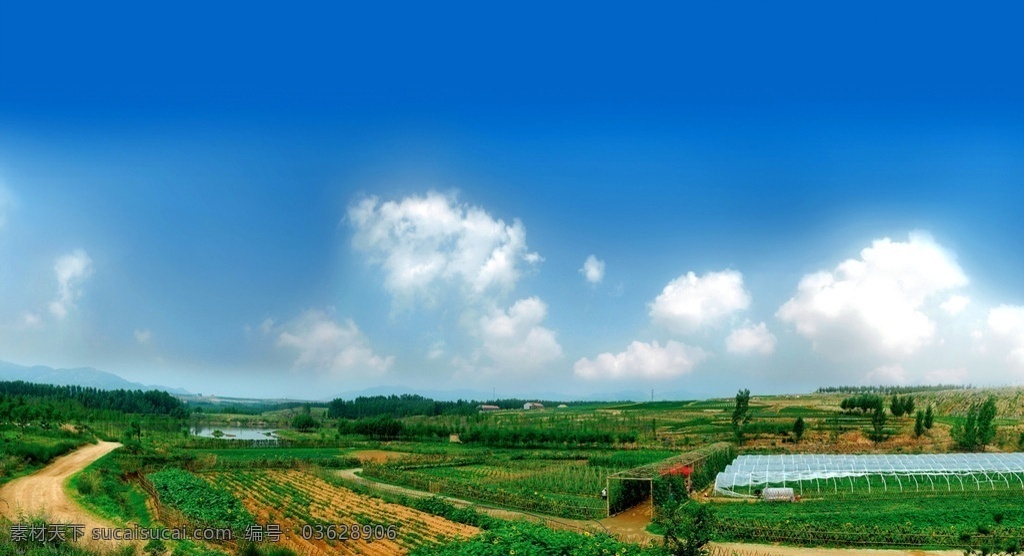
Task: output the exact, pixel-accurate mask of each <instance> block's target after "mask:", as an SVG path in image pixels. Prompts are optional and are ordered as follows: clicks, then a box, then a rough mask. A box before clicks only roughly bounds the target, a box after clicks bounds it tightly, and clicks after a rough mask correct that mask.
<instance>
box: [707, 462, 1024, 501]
mask: <svg viewBox="0 0 1024 556" xmlns="http://www.w3.org/2000/svg"><path fill="white" fill-rule="evenodd" d="M988 473H992V474H995V475H1003V474H1011V473H1012V474H1020V473H1024V453H979V454H914V455H909V454H881V455H825V454H790V455H770V456H760V455H759V456H740V457H738V458H736V459H735V460H734V461H733V462H732V463H731V464H729V465H728V466H727V467H726V468H725V470H724V471H722V472H721V473H719V474H718V477H717V478H716V479H715V491H716V492H719V493H722V494H736V492H735V490H736V489H737V488H743V489H748V488H750V487H762V486H767V485H777V484H785V483H789V482H797V481H813V480H817V479H838V478H847V477H864V476H869V475H881V476H883V477H884V476H886V475H896V476H901V475H917V476H944V475H945V476H954V475H955V476H960V475H969V474H988ZM1022 485H1024V482H1022Z"/></svg>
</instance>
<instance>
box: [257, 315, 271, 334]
mask: <svg viewBox="0 0 1024 556" xmlns="http://www.w3.org/2000/svg"><path fill="white" fill-rule="evenodd" d="M273 329H274V319H272V318H270V317H267V318H265V319H263V322H262V323H260V332H263V333H264V334H270V332H271V331H272V330H273Z"/></svg>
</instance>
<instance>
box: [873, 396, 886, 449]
mask: <svg viewBox="0 0 1024 556" xmlns="http://www.w3.org/2000/svg"><path fill="white" fill-rule="evenodd" d="M885 421H886V417H885V408H884V407H882V406H881V405H878V406H876V407H875V411H874V412H873V413H871V434H870V435H869V436H870V438H871V440H873V441H875V442H881V441H883V440H885Z"/></svg>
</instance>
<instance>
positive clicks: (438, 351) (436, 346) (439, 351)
mask: <svg viewBox="0 0 1024 556" xmlns="http://www.w3.org/2000/svg"><path fill="white" fill-rule="evenodd" d="M444 349H445V344H444V340H438V341H436V342H434V343H433V344H430V349H429V350H428V351H427V359H430V360H432V361H433V360H435V359H440V358H441V357H444Z"/></svg>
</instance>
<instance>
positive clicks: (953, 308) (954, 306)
mask: <svg viewBox="0 0 1024 556" xmlns="http://www.w3.org/2000/svg"><path fill="white" fill-rule="evenodd" d="M970 304H971V299H970V298H969V297H965V296H962V295H952V296H950V297H949V299H947V300H946V301H945V302H943V303H942V305H939V307H940V308H941V309H942V310H943V311H945V312H947V313H949V314H950V315H958V314H960V313H961V312H963V310H964V309H966V308H967V306H968V305H970Z"/></svg>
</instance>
